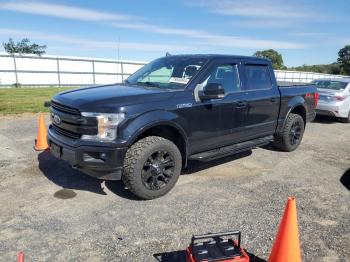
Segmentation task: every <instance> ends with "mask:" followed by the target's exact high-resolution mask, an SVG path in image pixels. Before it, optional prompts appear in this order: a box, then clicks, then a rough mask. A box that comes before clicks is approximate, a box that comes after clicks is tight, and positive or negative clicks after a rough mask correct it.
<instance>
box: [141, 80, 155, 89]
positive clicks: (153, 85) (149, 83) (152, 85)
mask: <svg viewBox="0 0 350 262" xmlns="http://www.w3.org/2000/svg"><path fill="white" fill-rule="evenodd" d="M137 84H139V85H144V86H151V87H157V88H160V87H159V85H157V84H156V83H154V82H149V81H146V82H141V81H139V82H137Z"/></svg>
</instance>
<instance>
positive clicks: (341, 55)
mask: <svg viewBox="0 0 350 262" xmlns="http://www.w3.org/2000/svg"><path fill="white" fill-rule="evenodd" d="M338 63H339V65H340V69H341V73H342V74H345V75H350V45H346V46H345V47H343V48H342V49H340V50H339V52H338Z"/></svg>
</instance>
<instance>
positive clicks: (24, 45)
mask: <svg viewBox="0 0 350 262" xmlns="http://www.w3.org/2000/svg"><path fill="white" fill-rule="evenodd" d="M2 46H3V47H4V49H5V51H6V52H7V53H9V54H11V55H14V54H20V55H21V54H35V55H38V56H41V55H42V54H45V52H46V51H45V49H46V45H38V44H35V43H31V42H30V40H29V39H28V38H24V39H22V40H21V41H20V42H17V43H15V42H14V41H13V39H12V38H10V39H9V41H8V42H4V43H2Z"/></svg>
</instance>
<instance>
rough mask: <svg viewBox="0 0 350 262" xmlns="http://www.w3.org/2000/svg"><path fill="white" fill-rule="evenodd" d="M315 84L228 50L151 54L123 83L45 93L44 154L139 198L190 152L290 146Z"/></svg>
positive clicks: (162, 184)
mask: <svg viewBox="0 0 350 262" xmlns="http://www.w3.org/2000/svg"><path fill="white" fill-rule="evenodd" d="M317 98H318V94H317V90H316V87H314V86H312V85H309V86H307V85H304V86H284V87H280V86H278V85H277V82H276V79H275V75H274V72H273V69H272V65H271V63H270V61H268V60H265V59H261V58H256V57H243V56H229V55H174V56H166V57H162V58H159V59H156V60H154V61H153V62H151V63H149V64H147V65H145V66H144V67H142V68H141V69H139V70H138V71H137V72H136V73H134V74H132V75H131V76H129V77H128V78H127V79H126V80H125V81H124V82H123V83H122V84H113V85H104V86H93V87H87V88H82V89H77V90H71V91H66V92H63V93H60V94H58V95H56V96H55V97H53V99H52V101H51V119H52V124H51V125H50V127H49V131H48V142H49V145H50V151H51V153H52V154H53V155H54V156H56V157H57V158H60V159H63V160H66V161H68V162H69V163H70V164H71V165H72V166H73V167H75V168H78V169H79V170H81V171H82V172H84V173H86V174H88V175H91V176H94V177H96V178H100V179H105V180H120V179H122V180H123V181H124V183H125V185H126V187H127V188H128V189H129V190H130V191H131V192H133V193H134V194H135V195H137V196H138V197H140V198H142V199H153V198H157V197H160V196H162V195H164V194H166V193H167V192H169V191H170V190H171V189H172V188H173V187H174V185H175V183H176V181H177V180H178V178H179V175H180V172H181V170H182V169H183V168H185V167H186V165H187V162H188V161H189V160H199V161H209V160H212V159H215V158H219V157H223V156H227V155H230V154H234V153H237V152H242V151H245V150H251V149H252V148H254V147H257V146H262V145H266V144H268V143H270V142H273V143H274V145H275V146H277V147H278V148H279V149H280V150H284V151H293V150H295V149H296V148H297V147H298V145H299V144H300V142H301V140H302V137H303V133H304V129H305V124H306V122H308V121H311V120H313V119H314V117H315V108H316V105H317Z"/></svg>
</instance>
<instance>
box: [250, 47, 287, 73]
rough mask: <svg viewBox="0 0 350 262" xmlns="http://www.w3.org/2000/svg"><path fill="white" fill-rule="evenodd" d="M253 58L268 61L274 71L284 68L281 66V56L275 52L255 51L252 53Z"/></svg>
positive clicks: (269, 50)
mask: <svg viewBox="0 0 350 262" xmlns="http://www.w3.org/2000/svg"><path fill="white" fill-rule="evenodd" d="M254 56H256V57H262V58H267V59H269V60H270V61H271V62H272V66H273V68H274V69H285V68H286V67H285V66H284V64H283V58H282V55H281V54H280V53H278V52H277V51H276V50H273V49H268V50H263V51H257V52H255V53H254Z"/></svg>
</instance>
